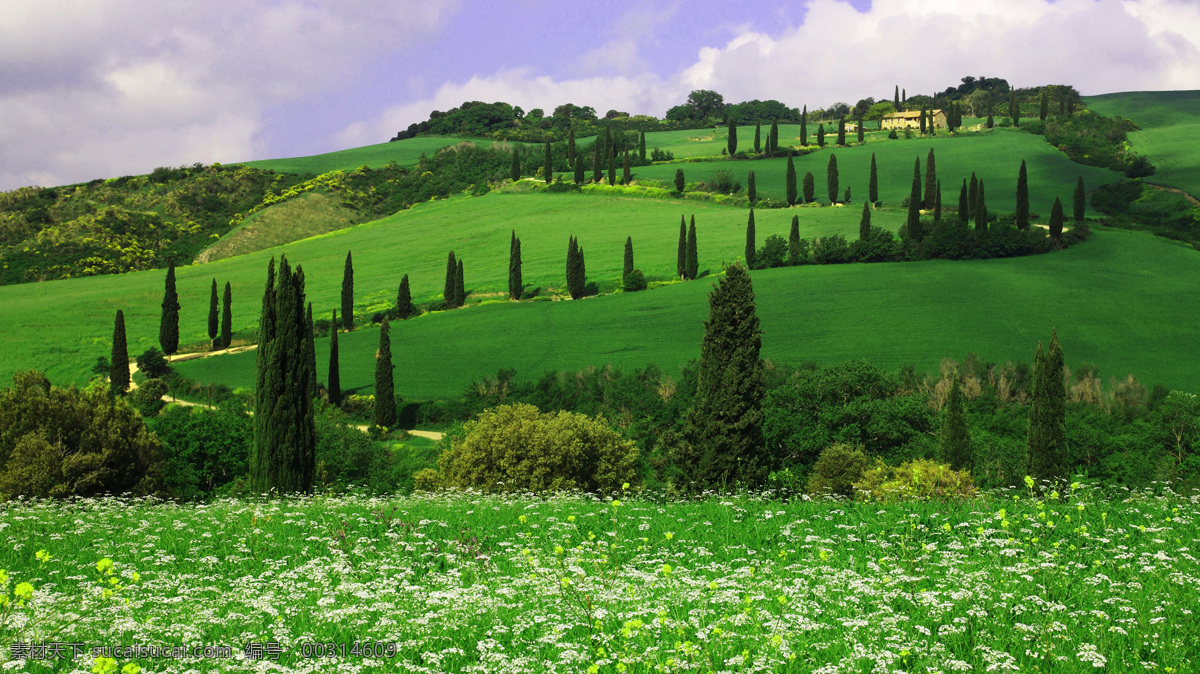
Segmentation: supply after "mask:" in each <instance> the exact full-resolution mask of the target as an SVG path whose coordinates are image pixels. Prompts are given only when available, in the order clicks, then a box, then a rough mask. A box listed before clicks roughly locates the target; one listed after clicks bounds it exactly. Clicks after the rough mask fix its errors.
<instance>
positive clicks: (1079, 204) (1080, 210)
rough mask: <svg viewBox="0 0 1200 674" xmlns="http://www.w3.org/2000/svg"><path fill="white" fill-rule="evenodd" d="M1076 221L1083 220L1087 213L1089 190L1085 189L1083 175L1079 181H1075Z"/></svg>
mask: <svg viewBox="0 0 1200 674" xmlns="http://www.w3.org/2000/svg"><path fill="white" fill-rule="evenodd" d="M1074 207H1075V213H1074V216H1075V222H1077V223H1078V222H1083V218H1084V217H1085V216H1086V215H1087V192H1085V191H1084V189H1083V176H1079V182H1078V183H1075V203H1074Z"/></svg>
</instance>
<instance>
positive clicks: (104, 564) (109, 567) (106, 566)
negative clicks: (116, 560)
mask: <svg viewBox="0 0 1200 674" xmlns="http://www.w3.org/2000/svg"><path fill="white" fill-rule="evenodd" d="M96 570H97V571H99V572H100V573H103V574H112V572H113V560H111V559H109V558H108V557H105V558H104V559H102V560H100V561H98V562H96ZM113 667H114V668H115V667H116V665H115V664H114V665H113Z"/></svg>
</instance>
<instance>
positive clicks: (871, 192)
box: [867, 152, 879, 204]
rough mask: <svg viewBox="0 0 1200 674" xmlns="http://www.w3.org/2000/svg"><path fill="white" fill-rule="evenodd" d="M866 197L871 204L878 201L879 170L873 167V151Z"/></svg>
mask: <svg viewBox="0 0 1200 674" xmlns="http://www.w3.org/2000/svg"><path fill="white" fill-rule="evenodd" d="M867 199H868V200H870V202H871V203H872V204H877V203H879V170H878V169H877V168H876V167H875V153H874V152H872V153H871V182H870V184H869V185H868V186H867Z"/></svg>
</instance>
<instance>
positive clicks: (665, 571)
mask: <svg viewBox="0 0 1200 674" xmlns="http://www.w3.org/2000/svg"><path fill="white" fill-rule="evenodd" d="M662 571H663V575H664V576H669V575H671V572H672V571H674V569H673V568H671V565H670V564H663V569H662Z"/></svg>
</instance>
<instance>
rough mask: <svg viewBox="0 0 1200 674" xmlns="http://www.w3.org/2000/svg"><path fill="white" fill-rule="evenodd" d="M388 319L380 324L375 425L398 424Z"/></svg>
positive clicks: (386, 426)
mask: <svg viewBox="0 0 1200 674" xmlns="http://www.w3.org/2000/svg"><path fill="white" fill-rule="evenodd" d="M389 332H390V331H389V329H388V321H387V319H386V318H385V319H383V323H382V324H380V326H379V350H378V351H377V352H375V425H376V426H383V427H385V428H391V427H392V426H395V425H396V384H395V381H394V379H393V374H394V373H393V370H394V369H395V366H393V365H392V339H391V335H390V334H389Z"/></svg>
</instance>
